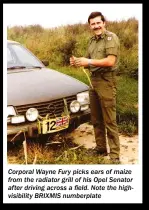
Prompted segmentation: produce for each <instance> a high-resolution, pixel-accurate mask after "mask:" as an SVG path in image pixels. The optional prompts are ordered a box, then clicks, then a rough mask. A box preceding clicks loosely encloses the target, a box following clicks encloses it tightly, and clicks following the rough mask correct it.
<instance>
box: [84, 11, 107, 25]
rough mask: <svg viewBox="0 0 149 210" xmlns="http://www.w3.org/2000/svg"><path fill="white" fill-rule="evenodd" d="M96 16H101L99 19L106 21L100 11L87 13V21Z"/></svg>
mask: <svg viewBox="0 0 149 210" xmlns="http://www.w3.org/2000/svg"><path fill="white" fill-rule="evenodd" d="M98 16H101V20H102V21H103V22H105V21H106V20H105V17H104V16H103V14H102V13H101V12H92V13H91V14H90V15H89V17H88V23H90V19H92V18H95V17H98Z"/></svg>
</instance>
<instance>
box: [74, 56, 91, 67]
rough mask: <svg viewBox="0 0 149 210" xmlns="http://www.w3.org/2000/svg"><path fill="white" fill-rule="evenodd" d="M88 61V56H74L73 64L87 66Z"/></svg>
mask: <svg viewBox="0 0 149 210" xmlns="http://www.w3.org/2000/svg"><path fill="white" fill-rule="evenodd" d="M88 61H89V59H88V58H84V57H81V58H75V65H76V66H77V67H80V66H84V67H87V66H88Z"/></svg>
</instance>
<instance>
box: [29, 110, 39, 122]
mask: <svg viewBox="0 0 149 210" xmlns="http://www.w3.org/2000/svg"><path fill="white" fill-rule="evenodd" d="M37 117H38V110H37V109H36V108H30V109H28V110H27V112H26V118H27V120H28V121H31V122H33V121H35V120H36V119H37Z"/></svg>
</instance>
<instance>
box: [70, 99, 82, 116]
mask: <svg viewBox="0 0 149 210" xmlns="http://www.w3.org/2000/svg"><path fill="white" fill-rule="evenodd" d="M79 110H80V103H79V102H78V101H77V100H75V101H72V102H71V103H70V111H71V112H72V113H76V112H78V111H79Z"/></svg>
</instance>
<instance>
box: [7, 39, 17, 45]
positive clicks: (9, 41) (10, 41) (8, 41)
mask: <svg viewBox="0 0 149 210" xmlns="http://www.w3.org/2000/svg"><path fill="white" fill-rule="evenodd" d="M7 43H17V44H19V42H16V41H12V40H7Z"/></svg>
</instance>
